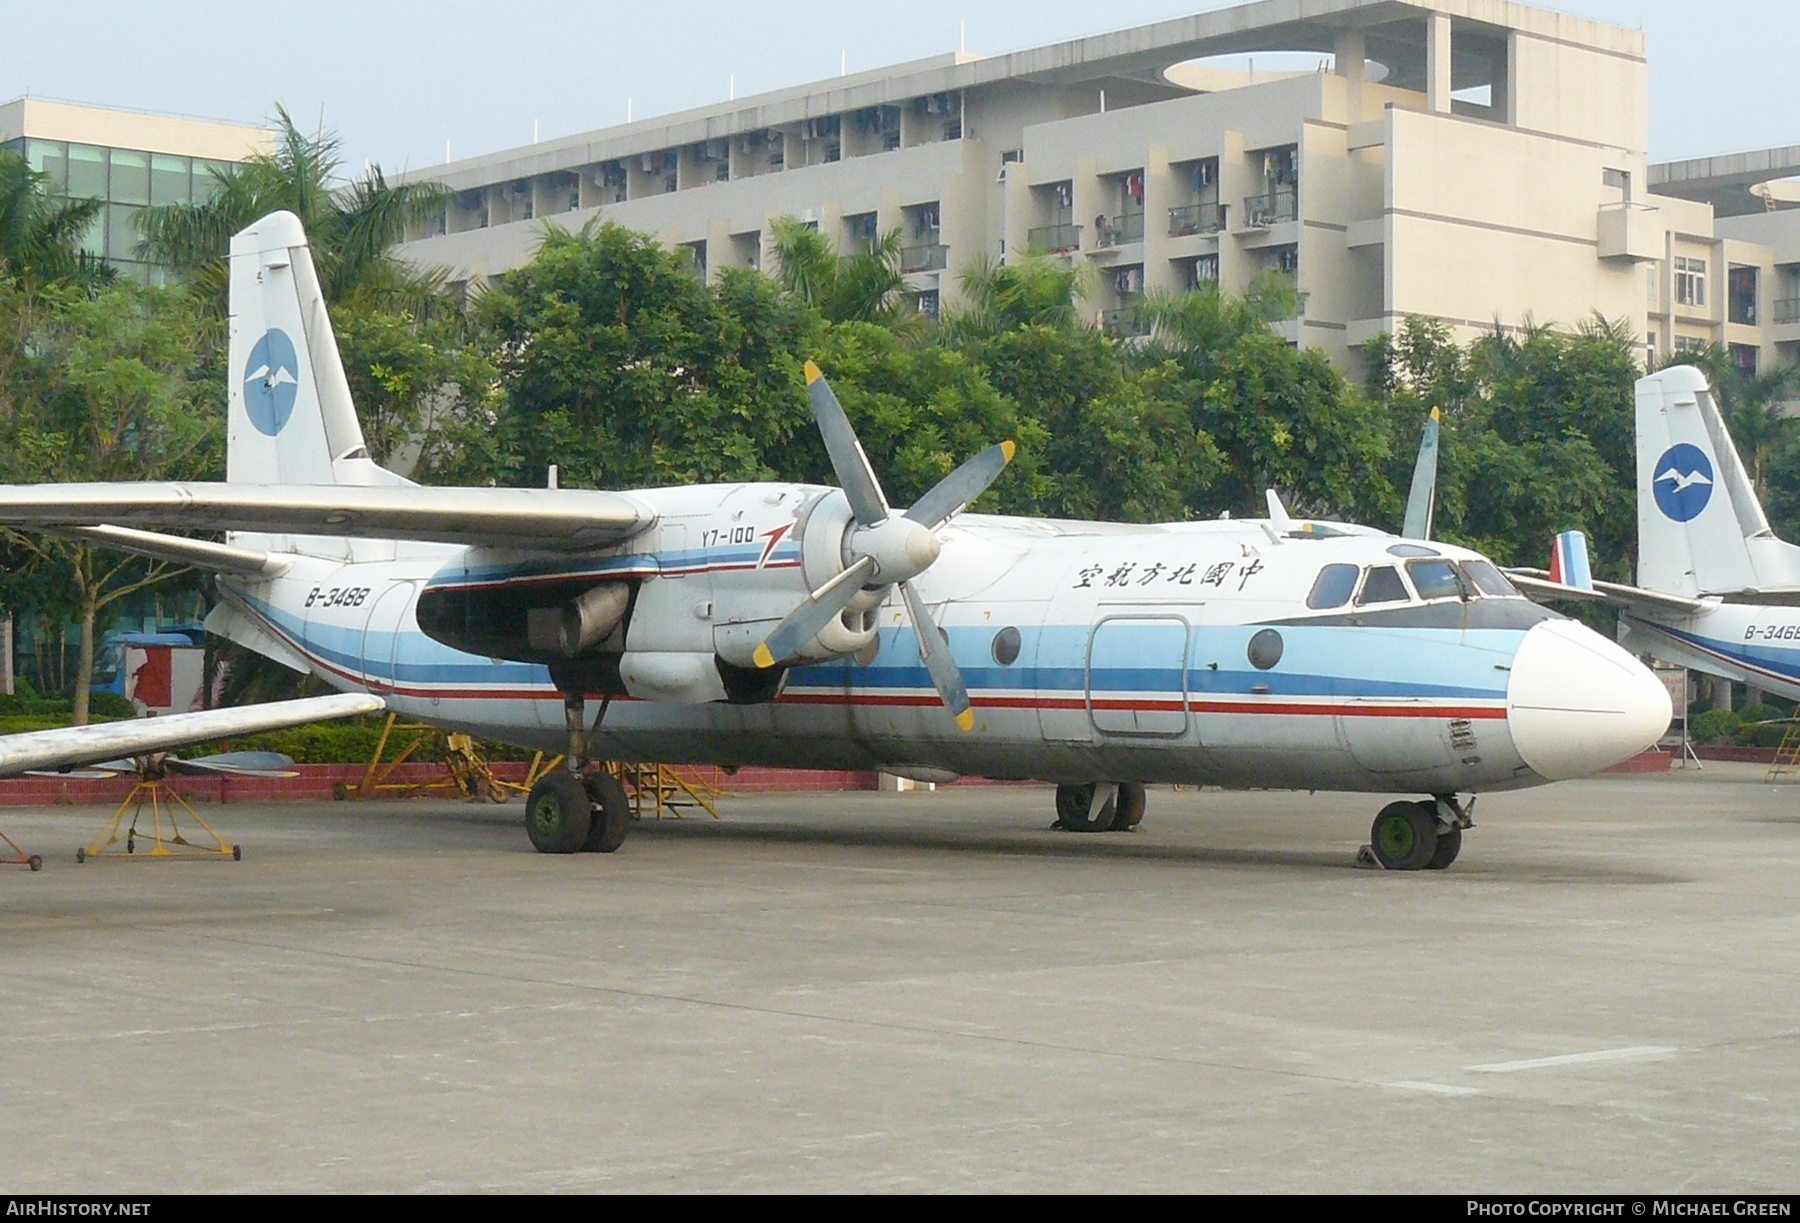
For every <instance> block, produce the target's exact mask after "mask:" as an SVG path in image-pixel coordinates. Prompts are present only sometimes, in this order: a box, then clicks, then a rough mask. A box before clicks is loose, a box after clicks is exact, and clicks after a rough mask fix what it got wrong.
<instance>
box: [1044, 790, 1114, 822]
mask: <svg viewBox="0 0 1800 1223" xmlns="http://www.w3.org/2000/svg"><path fill="white" fill-rule="evenodd" d="M1098 785H1099V783H1098V782H1092V781H1090V782H1086V783H1084V784H1082V785H1078V786H1068V785H1064V786H1058V787H1056V823H1057V826H1058V827H1059V828H1062V829H1065V830H1066V831H1068V832H1105V831H1107V830H1108V829H1110V828H1111V827H1112V826H1113V820H1114V819H1116V818H1117V813H1118V807H1119V800H1118V796H1117V794H1109V795H1108V796H1107V799H1106V801H1105V802H1104V803H1103V804H1101V806H1100V810H1098V811H1095V812H1094V813H1093V814H1092V815H1091V816H1090V815H1089V814H1088V812H1089V810H1090V809H1092V807H1093V805H1094V790H1095V788H1096V787H1097V786H1098Z"/></svg>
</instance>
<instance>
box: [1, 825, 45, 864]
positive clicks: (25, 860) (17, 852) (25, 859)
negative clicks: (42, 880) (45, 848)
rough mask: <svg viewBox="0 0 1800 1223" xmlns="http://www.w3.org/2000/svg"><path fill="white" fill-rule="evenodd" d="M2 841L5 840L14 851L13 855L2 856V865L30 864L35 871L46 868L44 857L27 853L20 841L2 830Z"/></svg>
mask: <svg viewBox="0 0 1800 1223" xmlns="http://www.w3.org/2000/svg"><path fill="white" fill-rule="evenodd" d="M0 841H5V842H6V843H7V845H8V846H9V847H11V849H12V851H13V856H12V857H10V858H0V866H29V867H30V868H31V869H32V870H34V871H41V870H43V869H44V860H43V858H41V857H39V856H38V855H37V854H28V853H26V852H25V851H24V850H22V849H20V848H19V843H18V842H17V841H15V840H13V839H12V838H11V837H9V836H7V835H6V834H5V833H4V832H0Z"/></svg>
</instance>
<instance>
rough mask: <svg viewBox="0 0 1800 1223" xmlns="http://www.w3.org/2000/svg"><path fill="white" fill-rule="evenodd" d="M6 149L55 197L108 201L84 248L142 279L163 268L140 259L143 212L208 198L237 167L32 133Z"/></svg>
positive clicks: (7, 144)
mask: <svg viewBox="0 0 1800 1223" xmlns="http://www.w3.org/2000/svg"><path fill="white" fill-rule="evenodd" d="M0 151H5V152H11V153H18V154H22V155H23V156H24V157H25V159H26V161H28V162H29V163H30V164H31V168H32V169H33V170H37V171H39V172H40V173H42V174H44V175H45V176H46V177H47V178H48V181H47V182H46V183H45V184H44V188H45V190H46V191H47V192H48V193H49V194H50V196H51V197H52V198H55V199H95V200H104V201H105V202H106V207H105V208H103V209H101V211H100V214H99V215H98V216H97V217H95V218H94V223H93V225H92V226H91V227H90V228H89V230H88V232H87V234H86V235H85V236H84V237H83V238H82V242H81V245H82V249H83V250H86V251H87V252H88V253H89V254H92V255H98V256H101V257H103V258H105V259H106V260H107V261H108V262H110V263H111V264H112V265H113V266H114V267H116V268H118V269H119V270H120V271H121V272H123V273H125V274H126V275H128V276H132V277H135V278H138V279H142V280H153V279H155V278H156V276H157V269H155V268H154V267H153V266H152V265H150V264H148V263H145V262H144V261H143V260H142V259H140V258H139V257H138V251H137V245H138V230H137V214H138V210H139V209H141V208H145V207H147V206H149V205H151V204H188V203H193V202H195V201H202V202H203V201H205V200H208V199H210V198H211V197H212V194H213V192H214V191H216V190H217V188H218V181H219V179H218V176H219V174H221V173H222V172H224V171H225V170H226V169H227V168H228V167H229V166H230V165H231V163H230V162H224V161H215V160H212V159H210V158H205V157H188V156H185V155H182V154H176V153H151V152H147V151H145V150H142V149H120V148H108V147H106V146H104V145H92V144H79V143H75V142H73V141H68V140H41V139H37V138H27V137H21V138H18V139H15V140H9V141H7V142H5V143H4V144H0Z"/></svg>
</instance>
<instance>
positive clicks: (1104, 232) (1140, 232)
mask: <svg viewBox="0 0 1800 1223" xmlns="http://www.w3.org/2000/svg"><path fill="white" fill-rule="evenodd" d="M1097 236H1098V238H1099V242H1100V245H1101V246H1128V245H1130V244H1131V243H1133V242H1142V241H1143V240H1144V214H1143V213H1141V212H1127V213H1120V214H1119V215H1118V216H1116V217H1109V218H1107V221H1106V224H1104V225H1102V226H1101V227H1100V232H1099V234H1098V235H1097Z"/></svg>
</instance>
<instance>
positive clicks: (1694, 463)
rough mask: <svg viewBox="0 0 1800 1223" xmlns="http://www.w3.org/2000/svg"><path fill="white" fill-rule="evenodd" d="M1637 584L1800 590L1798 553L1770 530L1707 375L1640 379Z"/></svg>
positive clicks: (1687, 369)
mask: <svg viewBox="0 0 1800 1223" xmlns="http://www.w3.org/2000/svg"><path fill="white" fill-rule="evenodd" d="M1637 465H1638V585H1640V586H1642V587H1644V588H1645V589H1646V590H1655V591H1661V592H1664V593H1667V594H1676V595H1685V596H1688V597H1690V598H1691V597H1694V596H1697V595H1703V594H1732V593H1736V592H1740V591H1768V590H1783V591H1791V590H1795V589H1800V548H1796V547H1794V546H1793V545H1792V544H1787V543H1783V542H1782V541H1781V540H1779V539H1777V538H1775V533H1774V532H1773V531H1772V530H1770V529H1769V520H1768V518H1767V517H1765V516H1764V514H1763V509H1762V504H1761V503H1760V502H1759V501H1758V500H1757V498H1756V489H1755V488H1754V486H1752V485H1751V483H1750V477H1749V475H1748V474H1747V473H1746V472H1745V471H1744V464H1743V461H1742V460H1741V459H1740V458H1738V452H1737V447H1736V446H1734V445H1733V444H1732V441H1731V435H1730V434H1729V433H1727V432H1726V430H1725V421H1724V418H1723V417H1722V416H1721V415H1720V414H1719V409H1718V406H1717V404H1716V403H1715V402H1714V401H1713V396H1712V392H1711V391H1710V390H1709V389H1708V388H1707V384H1706V375H1704V374H1702V373H1701V372H1700V371H1699V370H1697V369H1695V368H1694V367H1692V366H1690V365H1676V366H1671V367H1670V368H1668V369H1665V370H1661V371H1659V372H1657V373H1654V374H1650V375H1648V376H1647V377H1644V378H1640V379H1638V383H1637Z"/></svg>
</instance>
